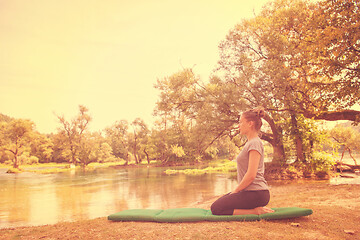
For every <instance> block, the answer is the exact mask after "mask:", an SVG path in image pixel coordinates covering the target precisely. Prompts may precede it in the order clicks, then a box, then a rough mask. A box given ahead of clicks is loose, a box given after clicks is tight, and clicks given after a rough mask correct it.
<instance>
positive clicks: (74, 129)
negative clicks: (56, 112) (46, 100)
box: [57, 105, 91, 166]
mask: <svg viewBox="0 0 360 240" xmlns="http://www.w3.org/2000/svg"><path fill="white" fill-rule="evenodd" d="M87 112H88V109H87V108H86V107H85V106H82V105H80V106H79V114H78V115H77V116H76V117H75V118H74V119H72V120H71V121H68V120H66V119H65V117H64V116H57V117H58V119H59V122H60V124H61V128H60V129H59V132H58V134H59V137H60V138H63V139H64V140H65V142H66V145H64V151H63V154H65V155H66V156H69V157H71V158H69V159H70V163H72V164H77V163H80V164H81V165H83V166H86V165H87V164H89V163H90V162H91V160H90V152H91V151H90V148H91V147H90V146H89V144H90V140H89V141H87V140H88V139H87V138H85V137H84V135H85V134H86V131H87V128H88V124H89V122H90V121H91V117H90V115H89V114H88V113H87Z"/></svg>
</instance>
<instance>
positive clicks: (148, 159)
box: [144, 149, 150, 164]
mask: <svg viewBox="0 0 360 240" xmlns="http://www.w3.org/2000/svg"><path fill="white" fill-rule="evenodd" d="M144 153H145V155H146V160H147V162H148V164H150V158H149V154H148V153H147V152H146V149H144Z"/></svg>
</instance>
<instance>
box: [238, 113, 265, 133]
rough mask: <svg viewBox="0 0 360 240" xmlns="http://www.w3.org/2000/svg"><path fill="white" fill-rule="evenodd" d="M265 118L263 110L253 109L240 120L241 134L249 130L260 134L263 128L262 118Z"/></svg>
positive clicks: (242, 115)
mask: <svg viewBox="0 0 360 240" xmlns="http://www.w3.org/2000/svg"><path fill="white" fill-rule="evenodd" d="M264 116H265V112H264V110H263V109H251V110H248V111H246V112H244V113H243V114H241V118H240V125H239V127H240V132H243V133H244V134H245V133H246V132H247V131H249V130H255V131H256V132H259V131H260V129H261V126H262V121H261V118H263V117H264Z"/></svg>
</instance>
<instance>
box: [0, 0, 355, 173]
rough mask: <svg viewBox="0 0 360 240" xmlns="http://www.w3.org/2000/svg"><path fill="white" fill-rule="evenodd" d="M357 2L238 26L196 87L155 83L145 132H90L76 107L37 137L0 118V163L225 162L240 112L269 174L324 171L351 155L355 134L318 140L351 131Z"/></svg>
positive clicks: (296, 9) (131, 126)
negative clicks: (248, 114)
mask: <svg viewBox="0 0 360 240" xmlns="http://www.w3.org/2000/svg"><path fill="white" fill-rule="evenodd" d="M359 4H360V3H359V2H358V1H355V0H353V1H351V0H349V1H333V0H325V1H318V2H308V1H302V0H277V1H273V2H270V3H268V4H267V5H265V6H264V8H263V10H262V12H261V13H260V14H259V15H257V16H255V17H253V18H251V19H246V20H242V21H240V23H239V24H237V25H236V26H234V28H233V29H231V30H230V31H229V33H228V35H227V36H226V37H225V39H224V40H223V41H222V42H221V43H220V45H219V52H220V58H219V64H218V66H217V68H216V69H215V71H214V74H213V75H212V76H211V77H210V78H209V79H206V80H205V81H202V80H201V79H200V78H199V77H198V76H197V75H196V74H195V73H194V70H193V69H183V70H182V71H180V72H177V73H174V74H173V75H171V76H169V77H164V78H163V79H159V80H158V81H157V83H156V84H155V88H156V89H158V90H159V92H160V95H159V100H158V102H157V103H156V107H155V109H154V117H155V118H156V122H155V124H154V127H153V128H152V129H149V128H148V126H147V125H146V124H145V123H144V121H143V120H141V119H135V120H134V121H133V122H127V121H126V120H119V121H117V122H115V123H114V124H113V125H112V126H110V127H108V128H106V129H104V130H103V131H101V132H90V131H89V130H88V124H89V123H91V117H90V115H89V114H88V109H87V108H86V107H85V106H79V113H78V115H77V116H75V117H74V118H73V119H72V120H67V119H65V118H64V117H62V116H58V120H59V131H58V132H57V133H53V134H50V135H47V136H45V135H41V134H39V133H38V132H36V131H35V127H34V124H33V123H32V122H31V121H29V120H21V119H11V118H9V117H6V116H2V122H1V132H0V134H1V142H0V145H1V151H0V154H1V155H0V161H1V162H6V161H10V162H11V163H12V164H13V166H14V167H18V166H19V164H21V163H22V162H26V161H30V162H37V161H39V162H49V161H67V162H71V163H74V164H81V165H83V166H86V165H87V164H88V163H90V162H93V161H99V162H104V161H117V160H118V159H123V160H125V161H130V160H132V161H135V162H136V163H139V162H141V161H150V159H157V160H160V161H162V162H163V163H164V164H166V163H169V162H174V161H176V162H199V161H203V160H205V159H213V158H217V157H226V158H230V159H231V158H233V157H234V156H235V155H236V154H237V153H238V151H239V150H238V149H239V147H241V146H242V145H243V144H244V142H245V139H243V138H242V137H241V136H240V135H239V132H238V129H237V123H238V121H239V116H240V114H241V112H242V111H244V110H247V109H251V108H256V107H262V108H264V109H265V111H266V116H265V118H264V123H265V124H264V128H263V129H262V132H261V138H262V139H263V140H264V142H265V143H266V149H267V151H266V152H267V153H268V156H267V157H270V158H271V159H272V161H273V163H274V164H277V165H281V166H283V165H285V164H287V163H289V162H295V163H296V164H297V165H298V166H301V167H303V168H306V169H308V170H309V171H318V170H319V169H320V170H321V169H324V170H326V169H329V168H330V167H331V164H332V162H333V161H334V159H339V158H340V157H339V154H341V153H342V152H343V151H348V152H354V151H359V149H360V147H359V142H358V141H357V140H356V139H359V128H358V127H357V128H356V127H354V126H352V125H349V126H337V127H335V128H334V129H331V130H328V129H326V128H325V127H323V122H324V121H337V120H348V121H349V123H352V124H353V125H356V124H358V123H359V122H360V111H358V110H355V109H356V107H359V103H360V91H359V89H360V78H359V77H360V71H359V69H360V62H359V51H360V41H359V39H360V31H359V23H360V11H359Z"/></svg>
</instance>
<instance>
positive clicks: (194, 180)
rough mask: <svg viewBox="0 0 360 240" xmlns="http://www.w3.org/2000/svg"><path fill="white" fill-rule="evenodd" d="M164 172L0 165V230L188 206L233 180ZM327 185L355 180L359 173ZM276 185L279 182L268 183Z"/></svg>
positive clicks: (220, 191) (225, 187)
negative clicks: (12, 170) (15, 169)
mask: <svg viewBox="0 0 360 240" xmlns="http://www.w3.org/2000/svg"><path fill="white" fill-rule="evenodd" d="M165 170H166V169H165V168H146V167H144V168H129V169H114V168H99V169H96V170H95V171H91V172H84V171H75V170H74V171H69V172H66V173H58V174H46V175H43V174H35V173H28V172H24V173H20V174H6V173H5V171H6V169H0V229H1V228H10V227H18V226H36V225H45V224H54V223H58V222H64V221H77V220H85V219H93V218H97V217H105V216H108V215H110V214H112V213H115V212H118V211H121V210H125V209H134V208H160V209H165V208H178V207H189V206H194V205H195V204H196V203H198V202H202V201H206V200H207V199H210V198H213V197H214V196H218V195H221V194H223V193H226V192H229V191H231V190H233V189H234V188H235V186H236V184H237V183H236V180H235V179H234V178H230V177H229V176H228V175H227V174H219V173H212V174H205V175H198V176H189V175H185V174H174V175H166V174H165V173H164V171H165ZM323 182H324V183H328V181H323ZM330 183H331V184H360V177H357V178H336V179H332V180H330ZM279 184H284V182H283V181H281V182H275V181H274V182H270V183H269V185H270V187H276V185H279ZM295 184H296V183H295ZM297 184H301V182H299V183H297Z"/></svg>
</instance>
